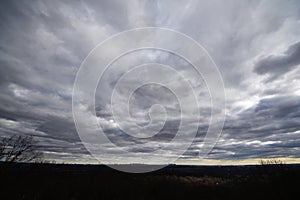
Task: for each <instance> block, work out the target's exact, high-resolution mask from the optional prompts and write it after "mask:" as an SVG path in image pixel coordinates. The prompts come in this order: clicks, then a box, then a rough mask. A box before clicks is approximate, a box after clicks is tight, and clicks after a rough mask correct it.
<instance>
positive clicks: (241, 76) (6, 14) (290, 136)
mask: <svg viewBox="0 0 300 200" xmlns="http://www.w3.org/2000/svg"><path fill="white" fill-rule="evenodd" d="M299 10H300V2H299V1H298V0H294V1H293V0H290V1H283V0H281V1H277V0H270V1H258V0H257V1H256V0H249V1H246V0H245V1H238V0H235V1H226V2H225V1H222V0H220V1H216V0H213V1H207V0H206V1H204V0H203V1H196V0H194V1H193V0H189V1H173V0H169V1H168V0H167V1H156V0H151V1H146V0H145V1H138V0H129V1H121V0H120V1H112V0H100V1H98V0H91V1H58V0H53V1H33V0H28V1H14V0H7V1H1V5H0V30H1V31H0V91H1V93H0V134H1V136H7V135H10V134H26V135H33V136H34V137H35V138H36V139H37V140H38V141H39V148H40V149H41V150H43V151H44V153H45V157H46V158H47V159H56V160H59V161H65V162H72V163H75V162H94V160H93V158H92V157H91V156H90V155H89V153H88V151H87V150H86V149H85V147H84V146H83V145H82V143H81V141H80V139H79V137H78V134H77V132H76V129H75V125H74V122H73V116H72V89H73V84H74V81H75V77H76V74H77V71H78V70H79V67H80V65H81V63H82V61H83V60H84V58H85V57H86V56H87V55H88V54H89V52H90V51H91V50H92V49H93V48H94V47H95V46H96V45H97V44H99V43H100V42H102V41H104V40H105V39H107V38H108V37H110V36H112V35H114V34H116V33H119V32H121V31H125V30H128V29H133V28H139V27H148V26H151V27H153V26H154V27H164V28H170V29H174V30H176V31H180V32H182V33H184V34H186V35H188V36H190V37H192V38H193V39H194V40H196V41H197V42H199V43H200V44H201V45H202V46H203V47H204V48H205V49H206V50H207V51H208V53H209V54H210V56H211V57H212V59H213V60H214V62H215V63H216V65H217V66H218V68H219V70H220V73H221V75H222V78H223V81H224V85H225V92H226V98H227V103H226V121H225V125H224V129H223V132H222V135H221V137H220V138H219V141H218V143H217V145H216V146H215V148H214V149H213V151H212V152H211V153H210V154H209V155H208V156H207V159H208V160H244V159H255V158H266V157H289V158H295V159H297V158H300V67H299V66H300V12H299ZM150 61H151V62H154V61H155V62H159V63H162V64H168V65H174V66H175V69H176V70H177V71H180V72H181V73H182V74H185V76H186V77H189V79H190V82H191V84H192V85H194V86H195V87H196V88H198V89H199V90H198V92H199V93H198V95H201V97H202V98H201V101H200V104H201V108H202V109H200V110H201V120H202V121H201V120H200V121H201V124H200V126H201V127H199V130H198V134H197V137H196V139H195V142H194V143H193V145H192V146H191V147H190V148H189V149H188V150H187V151H186V153H185V154H184V155H183V156H182V157H181V158H180V162H189V161H191V162H192V161H193V162H196V161H195V160H196V159H197V158H198V153H199V148H200V146H201V141H202V139H203V138H202V137H203V135H204V134H205V131H206V129H207V121H208V118H209V117H210V111H209V109H208V108H209V105H208V103H207V102H209V99H208V98H209V95H208V93H207V90H206V89H205V87H204V82H203V80H202V79H201V78H199V77H198V78H197V77H194V76H193V74H194V73H193V71H192V70H191V68H189V67H188V65H189V64H187V63H185V62H184V61H183V60H182V59H180V58H178V57H176V56H175V55H170V53H166V52H163V51H153V50H141V51H138V52H133V53H131V54H128V55H127V56H124V57H122V58H120V59H119V60H118V61H116V62H115V63H114V64H113V65H112V66H111V68H110V70H108V71H107V72H106V76H105V77H104V79H103V80H101V82H100V84H99V86H98V88H97V92H96V113H97V117H98V119H99V121H100V124H101V126H102V127H103V129H104V130H105V132H106V133H107V134H108V137H109V138H110V139H111V140H112V141H114V143H115V144H116V145H118V146H120V147H124V148H127V149H128V148H129V149H130V151H132V152H137V156H142V153H143V152H147V151H151V150H152V149H155V148H157V147H159V145H160V143H161V142H168V141H170V139H172V138H173V137H174V136H173V134H174V132H176V130H177V129H178V126H179V122H178V118H177V116H178V115H179V113H178V112H180V109H178V107H177V104H178V102H177V100H176V98H175V97H176V96H174V95H173V94H172V93H171V92H170V91H169V90H168V89H166V88H163V87H156V86H153V87H150V86H149V87H148V86H145V87H143V88H140V89H139V90H137V91H136V93H135V94H134V95H133V97H134V98H133V100H132V102H131V103H132V104H133V107H132V111H131V112H132V113H131V114H132V116H133V117H134V118H135V119H137V123H140V124H143V123H147V120H148V119H147V114H146V113H143V112H144V111H145V112H146V111H147V110H148V109H149V108H150V107H151V105H153V104H156V103H160V104H162V105H164V106H166V110H167V111H168V114H170V116H169V117H170V119H169V120H167V121H166V124H165V126H164V128H163V129H162V130H161V132H160V134H159V135H157V136H156V137H154V138H152V140H151V141H146V140H145V141H144V140H143V141H140V140H139V141H135V140H134V139H133V138H130V137H128V136H126V135H124V134H123V133H122V131H120V130H118V125H116V124H115V122H114V120H113V119H112V116H111V113H108V112H107V105H108V103H109V100H110V95H111V93H112V89H113V87H114V84H115V83H116V81H117V79H118V78H120V76H121V74H122V73H124V71H126V70H128V66H129V65H130V66H132V65H138V64H142V63H143V62H150ZM172 80H173V81H174V84H175V82H176V79H175V78H174V79H172ZM179 86H180V85H179ZM205 102H206V103H205ZM145 116H146V118H145ZM190 117H191V118H192V117H193V116H192V115H191V116H190ZM191 122H192V121H191ZM147 142H149V143H148V145H143V146H142V148H139V147H136V146H129V147H128V145H129V144H141V143H147ZM178 145H180V144H178ZM133 147H134V148H133ZM103 148H104V147H103ZM103 151H104V152H106V153H107V154H108V155H113V153H114V151H113V149H105V148H104V149H103ZM165 156H168V152H166V154H165ZM116 162H121V161H116Z"/></svg>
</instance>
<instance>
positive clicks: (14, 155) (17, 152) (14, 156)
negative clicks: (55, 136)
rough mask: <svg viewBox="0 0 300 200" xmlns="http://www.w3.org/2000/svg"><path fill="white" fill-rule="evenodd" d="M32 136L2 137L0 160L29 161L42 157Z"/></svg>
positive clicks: (0, 140)
mask: <svg viewBox="0 0 300 200" xmlns="http://www.w3.org/2000/svg"><path fill="white" fill-rule="evenodd" d="M36 143H37V142H36V141H35V140H34V139H33V137H32V136H16V135H13V136H11V137H4V138H1V139H0V161H4V162H31V161H36V160H39V159H41V158H42V153H41V152H40V151H38V150H37V148H36Z"/></svg>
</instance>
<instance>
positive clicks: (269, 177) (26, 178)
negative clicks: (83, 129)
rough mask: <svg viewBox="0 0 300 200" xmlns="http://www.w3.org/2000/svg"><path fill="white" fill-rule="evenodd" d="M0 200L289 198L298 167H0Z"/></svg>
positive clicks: (298, 180)
mask: <svg viewBox="0 0 300 200" xmlns="http://www.w3.org/2000/svg"><path fill="white" fill-rule="evenodd" d="M0 175H1V187H0V188H1V190H0V195H1V199H28V200H29V199H30V200H34V199H64V200H67V199H72V200H76V199H86V200H88V199H195V198H197V199H293V198H295V197H297V196H298V194H299V189H298V187H299V185H300V166H299V165H266V166H261V165H259V166H176V165H171V166H168V167H166V168H164V169H161V170H159V171H156V172H151V173H145V174H130V173H124V172H119V171H116V170H113V169H111V168H109V167H106V166H103V165H62V164H17V163H15V164H13V163H11V164H4V163H2V164H0Z"/></svg>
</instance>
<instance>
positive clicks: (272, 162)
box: [259, 158, 285, 165]
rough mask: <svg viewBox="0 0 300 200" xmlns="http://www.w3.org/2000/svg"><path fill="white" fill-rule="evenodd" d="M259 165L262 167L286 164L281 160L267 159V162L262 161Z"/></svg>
mask: <svg viewBox="0 0 300 200" xmlns="http://www.w3.org/2000/svg"><path fill="white" fill-rule="evenodd" d="M259 164H261V165H283V164H285V163H284V162H283V161H282V160H279V159H275V158H273V159H267V160H260V161H259Z"/></svg>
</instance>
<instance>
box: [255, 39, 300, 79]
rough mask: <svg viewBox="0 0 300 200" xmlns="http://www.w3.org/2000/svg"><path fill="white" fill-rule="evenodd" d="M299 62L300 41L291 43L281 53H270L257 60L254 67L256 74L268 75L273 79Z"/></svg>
mask: <svg viewBox="0 0 300 200" xmlns="http://www.w3.org/2000/svg"><path fill="white" fill-rule="evenodd" d="M299 64H300V42H297V43H295V44H293V45H291V46H290V47H289V48H288V49H287V50H286V51H285V52H284V54H283V55H271V56H268V57H266V58H263V59H261V60H259V61H258V62H257V63H256V66H255V67H254V71H255V72H256V73H257V74H260V75H263V74H268V75H270V78H269V80H273V79H274V78H277V77H279V76H281V75H283V74H285V73H287V72H289V71H291V70H292V69H293V68H294V67H296V66H298V65H299Z"/></svg>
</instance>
